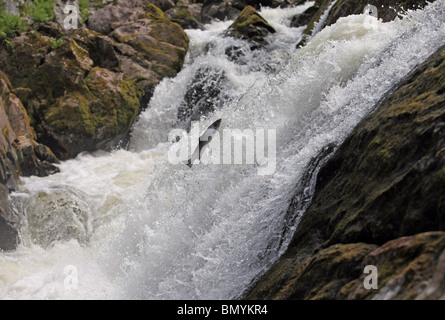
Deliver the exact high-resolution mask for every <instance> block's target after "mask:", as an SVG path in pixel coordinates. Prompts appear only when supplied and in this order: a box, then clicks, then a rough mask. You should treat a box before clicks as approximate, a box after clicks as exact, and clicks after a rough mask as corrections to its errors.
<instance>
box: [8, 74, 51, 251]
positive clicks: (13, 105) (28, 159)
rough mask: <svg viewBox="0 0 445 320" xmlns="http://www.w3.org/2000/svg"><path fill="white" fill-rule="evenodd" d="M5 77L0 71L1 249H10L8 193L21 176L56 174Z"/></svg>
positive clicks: (15, 239) (15, 240) (12, 238)
mask: <svg viewBox="0 0 445 320" xmlns="http://www.w3.org/2000/svg"><path fill="white" fill-rule="evenodd" d="M12 90H13V88H12V85H11V82H10V81H9V79H8V77H7V76H6V75H5V74H4V73H3V72H2V71H0V129H1V135H0V250H13V249H15V247H16V246H17V244H18V242H19V238H18V232H17V231H16V230H15V229H14V228H13V227H12V226H11V221H10V218H11V212H10V210H9V209H10V208H9V204H8V194H9V192H10V191H12V190H14V189H15V188H16V186H17V184H18V183H19V180H20V176H31V175H36V176H45V175H48V174H51V173H53V172H56V171H58V169H57V167H55V166H54V163H56V162H58V160H57V158H56V157H55V156H54V154H53V153H52V152H51V150H50V149H49V148H48V147H46V146H44V145H42V144H39V143H37V142H36V141H35V138H36V135H35V133H34V130H33V129H32V127H31V126H30V119H29V117H28V115H27V113H26V110H25V108H24V106H23V104H22V102H21V101H20V99H19V98H18V97H17V96H16V95H15V94H14V93H13V92H12Z"/></svg>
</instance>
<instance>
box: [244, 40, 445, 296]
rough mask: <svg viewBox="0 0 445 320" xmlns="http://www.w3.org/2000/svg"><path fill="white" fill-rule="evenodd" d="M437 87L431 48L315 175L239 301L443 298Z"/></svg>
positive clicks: (441, 114)
mask: <svg viewBox="0 0 445 320" xmlns="http://www.w3.org/2000/svg"><path fill="white" fill-rule="evenodd" d="M444 83H445V48H441V49H440V50H439V51H438V52H437V53H436V54H434V55H433V56H432V57H430V59H428V61H427V62H426V63H424V64H423V65H421V66H419V67H418V68H417V69H416V70H415V71H414V72H413V73H412V74H411V75H409V76H408V77H407V78H406V79H405V80H404V81H403V82H402V83H401V84H400V85H399V86H398V87H397V88H396V90H395V91H394V92H393V93H391V94H390V95H389V96H388V97H387V98H385V99H384V100H383V101H382V102H381V103H380V105H379V106H378V108H377V109H376V111H375V112H374V113H372V114H371V115H370V116H368V117H367V118H365V119H364V120H363V121H362V122H361V123H360V124H359V125H358V126H357V127H356V128H355V129H354V131H353V132H352V133H351V135H350V136H349V137H348V138H347V139H346V140H345V141H344V143H343V144H342V145H341V146H340V147H339V148H338V150H337V151H336V152H335V154H334V156H333V157H332V158H331V159H329V161H328V162H327V163H326V164H325V165H324V166H323V167H322V168H321V169H320V172H319V174H318V178H317V183H316V189H315V190H316V191H315V193H314V196H313V200H312V203H311V205H310V206H309V208H308V209H307V211H306V213H305V214H304V216H303V218H302V220H301V222H300V224H299V226H298V228H297V230H296V233H295V235H294V237H293V239H292V242H291V244H290V246H289V248H288V250H287V252H286V253H285V254H284V256H283V257H281V258H280V260H279V261H278V263H276V264H275V265H274V266H273V267H272V268H271V270H270V271H269V272H268V273H267V274H266V275H265V276H264V277H262V279H260V281H259V282H258V283H257V284H256V285H254V287H253V288H252V289H251V290H250V291H249V293H248V294H247V295H246V298H248V299H258V298H259V299H291V298H295V299H346V298H349V299H358V298H360V299H362V298H366V299H370V298H377V299H383V298H394V299H399V298H409V299H414V298H423V299H425V298H430V297H436V298H437V297H443V295H444V294H445V288H444V286H443V283H444V279H443V274H440V272H441V271H443V269H444V268H445V260H444V254H443V252H445V242H444V239H445V232H443V231H444V230H445V214H444V213H445V192H444V190H445V175H444V173H445V153H444V152H445V126H444V123H445V108H444V107H445V90H444V86H443V84H444ZM377 247H379V248H377ZM375 248H377V249H375ZM374 249H375V250H374ZM343 261H344V263H345V265H341V264H342V263H343ZM367 264H373V265H375V266H376V267H377V268H378V270H379V279H380V280H379V283H380V285H379V289H378V290H371V291H369V290H365V289H364V288H363V275H361V273H363V268H364V266H365V265H367ZM344 268H346V270H350V271H351V274H350V275H348V276H345V275H344V274H340V273H338V272H340V271H341V270H344ZM360 270H361V272H358V271H360ZM323 273H327V274H329V275H331V276H330V277H329V278H327V277H323V275H322V274H323ZM399 287H400V288H401V289H400V288H399ZM314 288H315V290H314ZM397 288H399V289H397ZM426 288H429V289H428V290H426ZM420 289H425V290H426V291H422V290H420ZM422 292H423V293H422Z"/></svg>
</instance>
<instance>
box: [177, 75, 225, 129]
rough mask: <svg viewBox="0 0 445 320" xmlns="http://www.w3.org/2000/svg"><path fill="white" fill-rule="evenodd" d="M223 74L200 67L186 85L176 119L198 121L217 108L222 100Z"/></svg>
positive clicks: (221, 103) (223, 99)
mask: <svg viewBox="0 0 445 320" xmlns="http://www.w3.org/2000/svg"><path fill="white" fill-rule="evenodd" d="M224 81H225V76H224V73H223V72H222V71H220V70H216V69H212V68H208V67H203V68H200V69H199V70H198V71H197V72H196V74H195V77H194V78H193V80H192V81H191V82H190V84H189V86H188V87H187V91H186V93H185V96H184V101H183V103H182V104H181V106H180V107H179V108H178V120H179V121H180V122H185V123H187V126H188V125H189V123H190V121H199V120H200V118H201V116H205V115H207V114H209V113H211V112H213V111H215V110H217V109H219V108H220V107H221V106H222V105H223V103H224V101H225V97H224V96H223V94H222V93H223V92H224V91H223V86H224Z"/></svg>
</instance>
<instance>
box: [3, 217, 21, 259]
mask: <svg viewBox="0 0 445 320" xmlns="http://www.w3.org/2000/svg"><path fill="white" fill-rule="evenodd" d="M18 242H19V238H18V233H17V231H16V230H15V229H14V228H12V227H11V226H10V225H9V224H8V223H7V222H6V220H5V219H4V218H3V217H2V216H1V215H0V251H11V250H14V249H15V248H17V245H18Z"/></svg>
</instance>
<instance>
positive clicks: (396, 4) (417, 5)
mask: <svg viewBox="0 0 445 320" xmlns="http://www.w3.org/2000/svg"><path fill="white" fill-rule="evenodd" d="M431 2H434V0H432V1H430V0H428V1H427V0H389V1H388V0H374V1H369V0H359V1H355V0H354V1H353V0H339V1H338V2H337V4H336V5H335V6H334V7H333V8H332V10H331V12H330V14H329V16H328V18H327V19H326V25H327V26H329V25H331V24H334V23H335V22H336V21H337V20H338V19H339V18H341V17H346V16H349V15H351V14H361V13H363V11H364V9H365V7H366V6H367V5H368V4H371V5H373V6H375V7H377V10H378V12H377V13H378V18H379V19H382V21H383V22H388V21H391V20H394V19H395V18H396V17H398V16H400V14H403V13H404V12H405V11H406V10H416V9H421V8H424V7H425V6H426V5H427V4H428V3H431Z"/></svg>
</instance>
